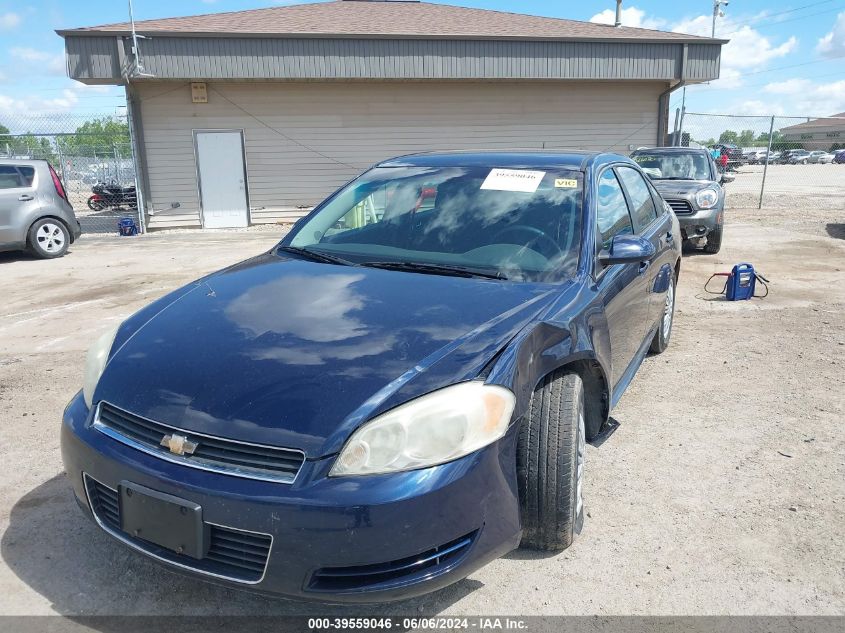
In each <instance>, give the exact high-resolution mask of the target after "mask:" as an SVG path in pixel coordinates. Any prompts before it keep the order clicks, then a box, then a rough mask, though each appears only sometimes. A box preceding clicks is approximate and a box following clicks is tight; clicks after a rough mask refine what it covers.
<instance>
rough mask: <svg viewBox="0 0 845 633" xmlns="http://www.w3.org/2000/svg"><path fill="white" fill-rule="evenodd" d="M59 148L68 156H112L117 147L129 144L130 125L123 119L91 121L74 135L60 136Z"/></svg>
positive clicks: (110, 118)
mask: <svg viewBox="0 0 845 633" xmlns="http://www.w3.org/2000/svg"><path fill="white" fill-rule="evenodd" d="M57 142H58V146H59V148H60V149H61V151H62V154H64V155H67V156H102V155H106V154H107V155H111V154H112V153H113V152H114V147H115V145H128V144H129V124H128V123H127V122H126V121H125V120H123V119H117V118H114V117H103V118H99V119H91V120H90V121H86V122H85V123H83V124H82V125H80V126H79V127H77V128H76V130H75V131H74V132H73V133H72V134H67V135H64V136H60V137H59V138H58V141H57Z"/></svg>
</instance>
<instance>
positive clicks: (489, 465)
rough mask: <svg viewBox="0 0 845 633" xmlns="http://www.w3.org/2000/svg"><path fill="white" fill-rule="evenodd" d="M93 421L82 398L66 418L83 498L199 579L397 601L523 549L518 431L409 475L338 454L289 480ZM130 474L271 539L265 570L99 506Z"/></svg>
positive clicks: (68, 447) (151, 551) (71, 464)
mask: <svg viewBox="0 0 845 633" xmlns="http://www.w3.org/2000/svg"><path fill="white" fill-rule="evenodd" d="M90 418H91V414H90V411H89V410H88V408H87V407H86V406H85V403H84V401H83V399H82V397H81V395H77V396H76V397H75V398H74V399H73V400H72V401H71V403H70V404H69V405H68V407H67V409H66V410H65V414H64V420H63V424H62V438H61V439H62V458H63V460H64V464H65V470H66V472H67V474H68V478H69V479H70V481H71V482H72V485H73V489H74V492H75V494H76V497H77V501H78V502H79V504H80V505H81V506H82V507H83V508H84V509H85V511H86V513H87V514H88V515H89V516H92V517H94V518H96V519H97V522H98V523H99V524H100V526H101V527H103V528H104V529H106V531H107V532H108V533H110V534H111V535H112V536H113V537H115V538H117V539H118V540H120V541H122V542H123V543H124V544H126V545H129V546H130V547H133V549H136V550H140V551H142V552H144V553H146V554H147V555H149V556H151V557H152V558H155V559H156V560H158V561H159V562H163V563H164V564H165V565H167V566H169V567H170V568H172V569H174V570H176V571H182V572H186V573H189V574H192V575H195V576H197V577H199V578H203V579H206V580H210V581H217V582H224V583H226V584H229V585H232V586H248V587H250V588H252V589H253V590H256V591H262V592H267V593H272V594H279V595H285V596H290V597H296V598H301V599H309V600H322V601H330V602H386V601H391V600H400V599H404V598H409V597H412V596H416V595H420V594H424V593H428V592H430V591H434V590H436V589H439V588H442V587H444V586H446V585H449V584H451V583H453V582H456V581H458V580H460V579H462V578H465V577H466V576H467V575H469V574H470V573H472V572H473V571H474V570H476V569H477V568H479V567H481V566H482V565H485V564H486V563H488V562H490V561H492V560H494V559H496V558H498V557H500V556H502V555H503V554H505V553H507V552H508V551H510V550H512V549H514V548H515V547H516V546H517V545H518V544H519V539H520V536H521V532H520V521H519V509H518V502H517V492H516V479H515V466H514V465H515V457H514V452H515V444H516V429H515V428H512V429H511V430H510V431H509V432H508V434H507V435H506V436H505V437H504V438H502V440H500V441H499V442H496V443H494V444H492V445H490V446H488V447H486V448H485V449H482V450H481V451H478V452H476V453H473V454H471V455H468V456H466V457H464V458H462V459H459V460H456V461H454V462H450V463H448V464H443V465H441V466H435V467H432V468H427V469H424V470H419V471H413V472H407V473H397V474H390V475H372V476H365V477H342V478H329V477H327V473H328V470H329V468H330V467H331V464H332V461H333V460H332V458H327V459H317V460H307V461H306V462H305V464H304V465H303V467H302V470H301V471H300V473H299V475H298V476H297V478H296V480H295V482H294V483H293V484H290V485H288V484H281V483H274V482H264V481H257V480H252V479H245V478H240V477H234V476H230V475H224V474H219V473H211V472H206V471H201V470H196V469H193V468H190V467H186V466H183V465H179V464H173V463H170V462H167V461H165V460H162V459H158V458H156V457H155V456H152V455H149V454H146V453H143V452H141V451H138V450H136V449H133V448H131V447H129V446H127V445H125V444H122V443H120V442H117V441H115V440H113V439H111V438H109V437H107V436H105V435H103V434H102V433H101V432H99V431H97V430H96V429H94V428H91V427H90V421H91V420H90ZM86 481H87V482H88V487H87V488H86ZM122 481H130V482H132V483H135V484H140V485H141V486H145V487H147V488H151V489H153V490H155V491H158V492H162V493H165V494H170V495H174V496H176V497H179V498H182V499H185V500H188V501H191V502H194V503H197V504H199V505H200V506H201V507H202V520H203V522H205V523H207V524H209V525H212V526H223V527H225V528H226V529H230V530H235V531H243V532H246V533H249V534H257V535H268V536H269V537H270V539H271V541H270V545H269V556H268V557H267V558H266V563H265V567H264V572H263V574H262V575H261V577H260V578H256V579H253V580H250V581H248V582H247V581H243V580H241V579H236V578H232V577H228V576H226V575H225V574H212V573H209V572H208V570H203V569H199V567H201V565H198V564H197V563H196V562H195V559H191V558H189V557H186V556H181V557H180V556H179V555H177V554H175V553H173V552H169V551H168V552H166V553H164V552H162V551H161V549H160V548H156V547H155V546H153V545H152V544H148V543H146V542H144V541H141V540H140V539H136V538H134V537H133V536H131V535H129V534H127V533H125V532H122V531H121V530H120V529H119V527H117V528H114V527H110V526H113V525H114V524H113V523H111V524H110V523H109V522H108V521H104V520H103V518H104V517H103V516H100V513H99V512H98V513H94V512H92V504H91V501H90V494H91V489H90V486H91V485H92V483H91V482H96V483H97V484H99V485H101V486H105V488H106V489H111V490H117V488H118V486H119V484H120V482H122ZM94 507H95V509H96V508H99V506H97V504H96V503H95V504H94ZM159 554H164V555H161V556H160V555H159ZM420 561H424V564H421V563H420Z"/></svg>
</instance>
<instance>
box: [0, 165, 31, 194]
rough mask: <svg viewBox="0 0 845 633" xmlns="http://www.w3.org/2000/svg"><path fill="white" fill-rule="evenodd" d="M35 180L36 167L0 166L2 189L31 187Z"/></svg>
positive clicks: (0, 185)
mask: <svg viewBox="0 0 845 633" xmlns="http://www.w3.org/2000/svg"><path fill="white" fill-rule="evenodd" d="M34 179H35V168H34V167H26V166H18V165H0V189H20V188H22V187H31V186H32V181H33V180H34Z"/></svg>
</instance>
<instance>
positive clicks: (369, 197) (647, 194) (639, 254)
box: [62, 152, 681, 602]
mask: <svg viewBox="0 0 845 633" xmlns="http://www.w3.org/2000/svg"><path fill="white" fill-rule="evenodd" d="M680 243H681V239H680V234H679V229H678V222H677V220H676V219H675V216H674V215H673V214H672V212H671V211H670V210H669V208H668V207H667V206H666V205H665V204H664V203H663V201H662V200H661V197H660V195H659V194H658V193H657V192H656V191H655V189H654V188H653V186H652V185H651V184H650V183H649V180H648V178H646V177H644V176H643V173H642V172H641V171H640V169H639V168H638V167H637V165H636V164H635V163H634V162H632V161H631V160H629V159H628V158H623V157H622V156H618V155H615V154H592V153H575V152H571V153H570V152H567V153H562V152H561V153H551V152H544V153H473V154H470V153H441V154H425V155H414V156H404V157H401V158H396V159H393V160H389V161H386V162H383V163H381V164H379V165H377V166H376V167H374V168H372V169H370V170H369V171H367V172H366V173H364V174H363V175H362V176H360V177H359V178H357V179H356V180H354V181H352V182H351V183H350V184H348V185H346V186H345V187H343V188H342V189H340V190H339V191H338V192H336V193H335V194H333V195H332V196H331V197H330V198H328V199H327V200H326V201H325V202H323V203H322V204H321V205H319V206H318V207H317V208H316V209H315V210H314V211H313V212H312V213H311V214H310V215H308V216H307V217H306V218H304V219H303V220H301V221H299V222H298V223H297V224H296V226H295V227H294V229H293V230H292V231H291V232H290V233H289V234H288V235H287V236H286V237H285V238H284V240H282V242H281V243H280V244H278V245H277V246H276V247H274V248H273V249H272V250H270V251H269V252H267V253H265V254H263V255H260V256H258V257H255V258H253V259H250V260H247V261H245V262H243V263H241V264H238V265H235V266H232V267H230V268H227V269H225V270H222V271H220V272H217V273H214V274H212V275H209V276H208V277H205V278H203V279H200V280H199V281H197V282H195V283H192V284H189V285H188V286H185V287H184V288H180V289H179V290H176V291H174V292H172V293H170V294H169V295H167V296H165V297H163V298H161V299H159V300H158V301H156V302H155V303H153V304H151V305H149V306H148V307H146V308H144V309H142V310H141V311H139V312H137V313H136V314H134V315H133V316H131V317H130V318H129V319H127V320H126V321H124V322H123V323H122V324H121V325H120V326H119V327H118V328H117V329H116V330H115V331H112V332H109V333H108V334H106V335H105V336H103V337H102V338H101V339H100V340H99V341H98V342H97V343H96V344H95V345H94V346H93V348H92V349H91V350H90V352H89V354H88V359H87V367H86V370H85V372H86V373H85V383H84V388H83V390H82V391H81V392H80V393H79V394H78V395H77V396H76V397H75V398H74V399H73V400H72V401H71V403H70V404H69V405H68V407H67V409H66V411H65V414H64V423H63V425H62V454H63V458H64V463H65V466H66V470H67V473H68V477H69V479H70V481H71V483H72V484H73V488H74V491H75V493H76V497H77V500H78V502H79V504H80V506H81V507H82V508H83V509H84V511H85V512H86V513H87V514H89V515H90V516H91V517H93V519H94V520H95V521H96V523H97V524H98V525H99V526H100V527H101V528H102V529H103V530H105V531H106V532H107V533H108V534H110V535H111V536H112V537H114V538H115V539H117V540H118V541H120V542H122V543H124V544H125V545H127V546H128V547H130V548H132V549H134V550H137V551H138V552H140V553H142V554H145V555H146V556H149V557H151V558H154V559H156V560H158V561H160V562H162V563H163V564H165V565H167V566H169V567H171V568H175V569H179V570H183V571H185V572H188V573H192V574H195V575H196V576H197V577H200V578H205V579H211V580H218V581H222V582H227V583H230V584H232V585H236V586H250V587H252V588H254V589H256V590H259V591H266V592H271V593H277V594H283V595H286V596H295V597H300V598H310V599H318V600H330V601H333V602H338V601H386V600H395V599H400V598H405V597H409V596H414V595H417V594H422V593H425V592H428V591H432V590H435V589H438V588H440V587H443V586H445V585H448V584H450V583H453V582H455V581H457V580H459V579H461V578H464V577H465V576H467V575H468V574H470V573H471V572H472V571H473V570H475V569H477V568H478V567H480V566H482V565H484V564H486V563H488V562H490V561H491V560H493V559H495V558H497V557H500V556H502V555H503V554H505V553H506V552H508V551H510V550H512V549H514V548H516V547H518V546H520V545H521V546H523V547H529V548H535V549H542V550H560V549H563V548H565V547H567V546H569V545H570V543H572V540H573V538H574V536H575V535H576V534H577V533H578V532H579V531H580V530H581V527H582V524H583V521H584V502H583V498H582V482H583V478H584V454H585V441H586V440H589V439H590V438H592V437H594V436H595V435H597V434H598V433H599V432H600V430H601V428H602V425H603V424H604V423H605V421H606V420H607V419H608V414H609V411H610V410H611V409H612V408H613V406H614V405H615V404H616V403H617V402H618V400H619V398H620V397H621V395H622V393H623V392H624V390H625V388H626V386H627V385H628V384H629V383H630V381H631V379H632V378H633V376H634V374H635V373H636V371H637V369H638V368H639V366H640V363H641V362H642V360H643V357H644V356H645V355H646V354H647V353H648V352H649V350H651V351H652V352H656V353H659V352H662V351H663V350H664V349H665V348H666V346H667V344H668V342H669V337H670V334H671V331H672V318H673V312H674V297H675V292H674V291H675V283H676V281H677V278H678V272H679V266H680Z"/></svg>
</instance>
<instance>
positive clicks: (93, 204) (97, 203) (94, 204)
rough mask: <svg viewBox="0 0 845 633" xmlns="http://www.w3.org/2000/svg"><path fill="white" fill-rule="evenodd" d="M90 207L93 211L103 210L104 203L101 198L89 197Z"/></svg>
mask: <svg viewBox="0 0 845 633" xmlns="http://www.w3.org/2000/svg"><path fill="white" fill-rule="evenodd" d="M88 208H89V209H91V210H92V211H102V210H103V203H102V202H101V200H100V199H97V198H95V197H94V196H91V197H90V198H88Z"/></svg>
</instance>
